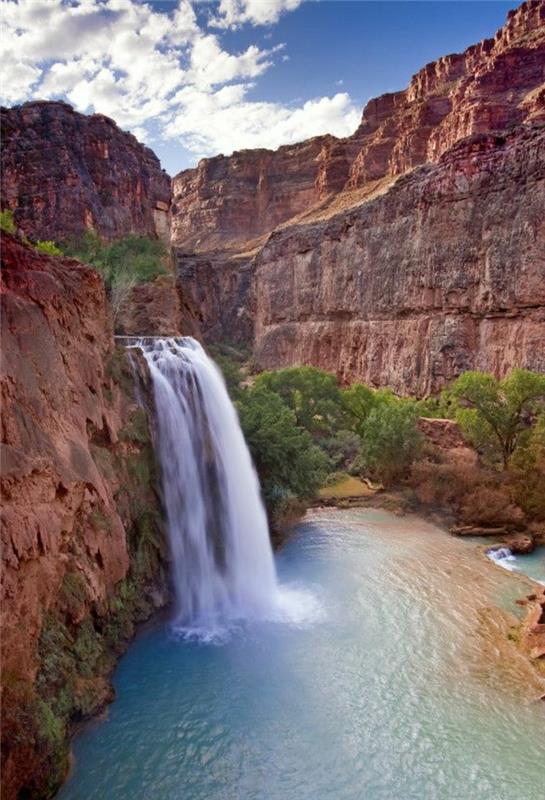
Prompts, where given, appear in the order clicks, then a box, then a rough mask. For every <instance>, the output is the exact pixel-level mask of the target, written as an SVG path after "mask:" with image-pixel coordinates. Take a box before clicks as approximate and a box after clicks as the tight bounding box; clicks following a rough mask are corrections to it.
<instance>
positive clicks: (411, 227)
mask: <svg viewBox="0 0 545 800" xmlns="http://www.w3.org/2000/svg"><path fill="white" fill-rule="evenodd" d="M544 163H545V127H529V128H524V129H522V130H520V131H517V132H515V133H513V134H511V135H510V136H507V137H495V136H490V135H488V136H486V135H480V136H476V137H473V138H471V139H469V140H465V141H464V142H462V143H460V144H459V145H458V146H456V147H455V148H453V149H452V150H451V151H449V152H448V153H446V154H445V155H444V156H443V157H442V159H441V161H440V163H439V164H437V165H434V166H426V167H422V168H419V169H417V170H415V171H413V172H411V173H409V174H408V175H406V176H403V177H402V178H400V179H399V180H398V181H397V182H396V183H395V184H394V185H393V186H392V188H391V189H390V190H389V191H388V192H387V193H385V194H383V195H381V196H379V197H376V198H375V199H373V200H370V201H368V202H367V203H365V204H363V205H362V206H360V207H359V208H356V209H349V210H347V211H346V212H344V213H342V214H337V215H335V216H333V217H332V218H331V219H328V220H318V221H316V222H313V223H307V224H299V225H293V226H289V227H285V228H284V229H282V230H278V231H276V232H274V233H273V234H272V235H271V236H270V238H269V240H268V242H267V244H266V245H265V246H264V247H263V249H262V251H261V252H260V254H259V255H258V256H257V258H256V262H255V278H254V280H255V296H256V308H255V321H256V327H255V346H256V353H257V357H258V360H259V361H260V363H261V364H262V366H264V367H275V366H278V365H280V364H286V363H313V364H317V365H319V366H322V367H324V368H326V369H330V370H333V371H336V372H338V373H339V375H340V376H341V378H342V379H344V380H346V381H348V380H353V379H360V380H363V381H365V382H368V383H371V384H375V385H389V386H392V387H393V388H394V389H396V390H398V391H400V392H414V393H417V394H426V393H428V392H433V391H436V390H437V389H439V388H441V386H442V385H444V384H445V383H446V382H448V381H450V380H452V379H453V378H454V377H456V376H457V375H458V374H459V373H460V372H462V371H463V370H467V369H481V370H492V371H494V372H496V373H497V374H504V373H505V372H506V371H508V370H509V369H510V368H511V367H512V366H514V365H516V366H524V367H527V368H529V369H535V370H539V371H544V370H545V346H544V345H543V342H544V341H545V171H544V169H543V166H544Z"/></svg>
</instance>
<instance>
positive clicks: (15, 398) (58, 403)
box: [1, 236, 167, 800]
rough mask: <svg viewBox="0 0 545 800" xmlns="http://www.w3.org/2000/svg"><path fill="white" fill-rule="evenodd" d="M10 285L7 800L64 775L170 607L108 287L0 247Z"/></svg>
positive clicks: (69, 266) (5, 495)
mask: <svg viewBox="0 0 545 800" xmlns="http://www.w3.org/2000/svg"><path fill="white" fill-rule="evenodd" d="M1 281H2V283H1V300H2V351H3V363H2V382H1V387H2V398H1V399H2V441H3V444H2V475H1V491H2V525H1V536H2V604H1V614H2V690H3V730H2V737H3V738H2V759H3V768H2V782H3V787H2V788H3V795H2V796H3V797H5V798H6V800H11V799H12V798H15V797H18V796H42V794H43V795H46V794H47V793H48V792H49V791H51V790H52V789H53V788H54V787H55V786H56V785H57V784H58V782H59V781H60V780H61V779H62V777H63V776H64V772H65V769H66V766H67V741H68V738H67V732H68V729H69V724H70V721H71V720H74V719H79V718H83V717H85V716H87V715H88V714H91V713H94V712H96V711H97V709H99V708H100V707H101V705H103V704H104V702H105V701H107V699H108V698H109V697H110V694H111V689H110V685H109V680H108V678H109V672H110V670H111V668H112V667H113V664H114V661H115V658H116V654H118V653H119V652H120V648H121V649H122V647H123V644H124V642H125V641H126V639H127V638H128V636H129V635H130V633H131V632H132V629H133V626H134V623H135V621H136V620H137V619H140V618H144V617H145V616H146V615H149V614H150V613H151V611H152V610H153V608H154V607H155V606H156V605H160V604H161V603H164V602H165V601H166V598H167V584H166V579H165V574H164V573H165V570H164V569H163V566H162V563H163V559H164V552H163V536H162V528H161V518H160V509H159V503H158V499H157V497H156V494H155V489H154V486H155V481H154V476H153V470H154V462H153V451H152V448H151V445H150V441H149V433H148V427H147V421H146V418H145V414H144V413H143V412H142V410H141V409H140V408H139V407H138V406H137V404H136V402H135V399H134V384H133V376H132V373H131V367H130V364H129V362H128V360H127V355H126V352H125V351H124V350H122V349H119V348H118V349H116V348H115V347H114V343H113V336H112V326H111V320H110V318H109V312H108V307H107V303H106V297H105V292H104V286H103V283H102V280H101V279H100V277H99V276H98V274H97V273H96V272H95V271H94V270H93V269H91V268H89V267H85V266H83V265H81V264H79V263H78V262H74V261H71V260H68V259H64V258H51V257H47V256H44V255H43V254H39V253H37V252H36V251H34V250H32V249H30V248H28V247H25V246H23V245H21V244H20V243H19V242H17V241H16V240H15V239H14V238H13V237H10V236H3V237H2V272H1ZM136 368H137V372H138V370H139V369H140V368H139V365H138V362H136ZM140 371H141V374H142V380H144V381H145V378H146V373H145V371H144V370H143V369H142V370H140ZM25 791H26V792H28V795H27V794H23V795H19V792H25Z"/></svg>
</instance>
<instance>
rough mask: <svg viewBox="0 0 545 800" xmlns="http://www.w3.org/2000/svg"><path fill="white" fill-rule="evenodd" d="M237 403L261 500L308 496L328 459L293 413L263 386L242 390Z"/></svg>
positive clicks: (322, 476)
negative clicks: (301, 426)
mask: <svg viewBox="0 0 545 800" xmlns="http://www.w3.org/2000/svg"><path fill="white" fill-rule="evenodd" d="M237 406H238V411H239V417H240V424H241V427H242V430H243V432H244V436H245V438H246V441H247V443H248V447H249V448H250V452H251V454H252V458H253V460H254V464H255V465H256V469H257V472H258V474H259V477H260V480H261V485H262V488H263V493H264V496H265V499H266V500H267V501H268V502H269V503H270V502H272V503H274V502H275V500H277V499H278V498H281V497H283V496H286V495H289V494H291V495H292V496H294V497H297V498H308V497H312V496H313V495H314V493H315V492H316V490H317V489H318V488H319V487H320V486H321V485H322V483H323V481H324V480H325V476H326V475H327V473H328V471H329V460H328V458H327V456H326V455H325V453H324V452H323V451H322V450H321V449H320V448H319V447H318V446H317V445H315V444H314V443H313V441H312V437H311V436H310V434H309V433H308V432H307V431H305V430H303V429H302V428H300V427H299V426H298V425H297V419H296V416H295V413H294V412H293V411H292V410H291V409H290V408H288V407H287V406H286V404H285V403H284V402H283V401H282V399H281V398H280V397H279V395H277V394H275V393H274V392H271V391H269V390H268V389H266V388H265V387H264V386H255V387H252V388H250V389H246V390H245V391H244V392H243V393H242V395H241V397H240V399H239V400H238V402H237Z"/></svg>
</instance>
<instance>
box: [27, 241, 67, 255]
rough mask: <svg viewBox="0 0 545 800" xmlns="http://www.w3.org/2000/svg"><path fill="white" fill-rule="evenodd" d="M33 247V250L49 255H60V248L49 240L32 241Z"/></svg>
mask: <svg viewBox="0 0 545 800" xmlns="http://www.w3.org/2000/svg"><path fill="white" fill-rule="evenodd" d="M33 247H34V249H35V250H39V251H40V253H47V254H48V255H50V256H62V250H60V248H58V247H57V245H56V244H55V242H52V241H50V240H47V241H45V242H42V241H40V240H38V241H37V242H35V243H34V245H33Z"/></svg>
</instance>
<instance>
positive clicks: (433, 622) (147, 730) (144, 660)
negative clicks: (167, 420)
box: [60, 510, 545, 800]
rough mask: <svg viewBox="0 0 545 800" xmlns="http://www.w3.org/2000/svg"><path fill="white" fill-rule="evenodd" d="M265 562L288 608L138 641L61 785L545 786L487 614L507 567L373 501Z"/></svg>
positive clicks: (425, 797) (168, 790) (454, 795)
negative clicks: (230, 627)
mask: <svg viewBox="0 0 545 800" xmlns="http://www.w3.org/2000/svg"><path fill="white" fill-rule="evenodd" d="M277 567H278V572H279V575H280V579H281V582H282V583H283V584H284V585H290V586H292V587H293V586H294V585H295V586H296V587H299V588H302V590H303V593H302V594H301V595H297V594H294V596H293V597H294V598H295V600H297V597H299V601H300V605H301V606H302V607H298V608H294V609H292V615H291V617H292V621H291V622H289V621H287V622H270V623H263V624H259V625H254V626H252V627H249V628H245V629H239V630H234V631H232V632H231V633H230V635H229V637H227V639H226V640H225V641H224V642H223V643H222V644H218V643H216V644H202V643H201V644H199V643H196V642H193V643H191V642H187V641H185V642H184V641H180V640H176V639H175V638H173V637H172V635H171V634H170V632H169V629H168V627H167V626H165V627H161V628H157V629H154V630H149V631H147V632H146V633H144V634H142V635H141V636H140V637H139V638H138V639H137V640H136V641H135V642H134V644H133V645H132V646H131V648H130V650H129V652H128V654H127V655H126V656H125V658H123V659H122V661H121V663H120V665H119V668H118V670H117V672H116V676H115V686H116V690H117V699H116V701H115V702H114V704H113V705H112V706H111V708H110V710H109V714H108V718H107V720H106V721H104V722H97V723H95V724H94V725H93V726H92V727H89V728H88V729H87V730H86V731H85V732H84V733H82V734H81V735H80V736H79V737H78V738H77V740H76V742H75V748H74V750H75V758H76V761H75V767H74V770H73V774H72V776H71V778H70V779H69V781H68V782H67V784H66V785H65V787H64V788H63V790H62V791H61V793H60V798H62V800H76V798H77V800H94V799H96V800H104V799H105V798H112V800H129V798H130V800H543V798H544V796H545V789H544V787H545V759H544V755H545V751H544V744H543V742H544V735H543V734H544V726H545V714H544V711H543V704H539V703H534V702H530V698H531V696H532V692H533V691H534V690H532V691H529V693H528V695H527V696H525V695H524V693H522V694H521V693H518V692H517V691H516V687H517V686H518V685H519V686H523V685H524V681H525V678H524V677H523V666H522V664H521V665H520V670H521V672H520V674H519V672H518V670H519V665H518V664H517V662H516V659H515V658H514V659H513V662H512V663H509V664H507V665H506V663H505V658H504V656H500V654H499V652H498V648H497V647H496V642H495V640H494V634H493V633H490V628H489V626H487V625H486V620H487V619H488V617H487V615H488V609H489V605H490V597H492V596H494V595H495V594H498V593H501V591H502V587H503V586H505V585H507V583H506V582H513V581H514V582H516V581H517V580H519V579H518V578H516V577H513V576H512V575H509V574H508V573H505V574H504V573H503V572H502V571H501V570H499V569H497V568H496V567H494V565H492V564H489V563H488V562H487V561H486V559H483V558H482V557H478V556H477V555H476V548H475V546H471V545H468V544H467V543H465V542H462V541H459V540H457V539H454V538H452V537H449V536H446V535H445V534H443V533H442V532H440V531H438V530H437V529H435V528H433V526H431V525H429V524H427V523H425V522H423V521H422V520H418V519H416V518H414V519H407V518H402V519H398V518H396V517H393V516H392V515H389V514H387V513H386V512H380V511H370V510H353V511H346V512H336V511H322V512H319V513H316V514H315V515H313V516H311V517H310V518H309V521H308V522H305V524H303V525H301V526H300V527H299V529H298V532H297V534H296V535H295V536H294V537H293V538H292V539H291V540H290V541H289V542H288V544H287V545H286V546H285V547H284V548H283V549H282V551H281V552H280V554H279V555H278V557H277ZM309 592H311V595H309V594H308V593H309ZM522 593H524V588H523V590H522ZM292 600H293V598H292ZM296 605H297V603H296ZM492 619H494V618H493V617H492ZM492 628H494V625H492ZM519 678H520V680H518V679H519ZM534 693H535V691H534Z"/></svg>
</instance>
